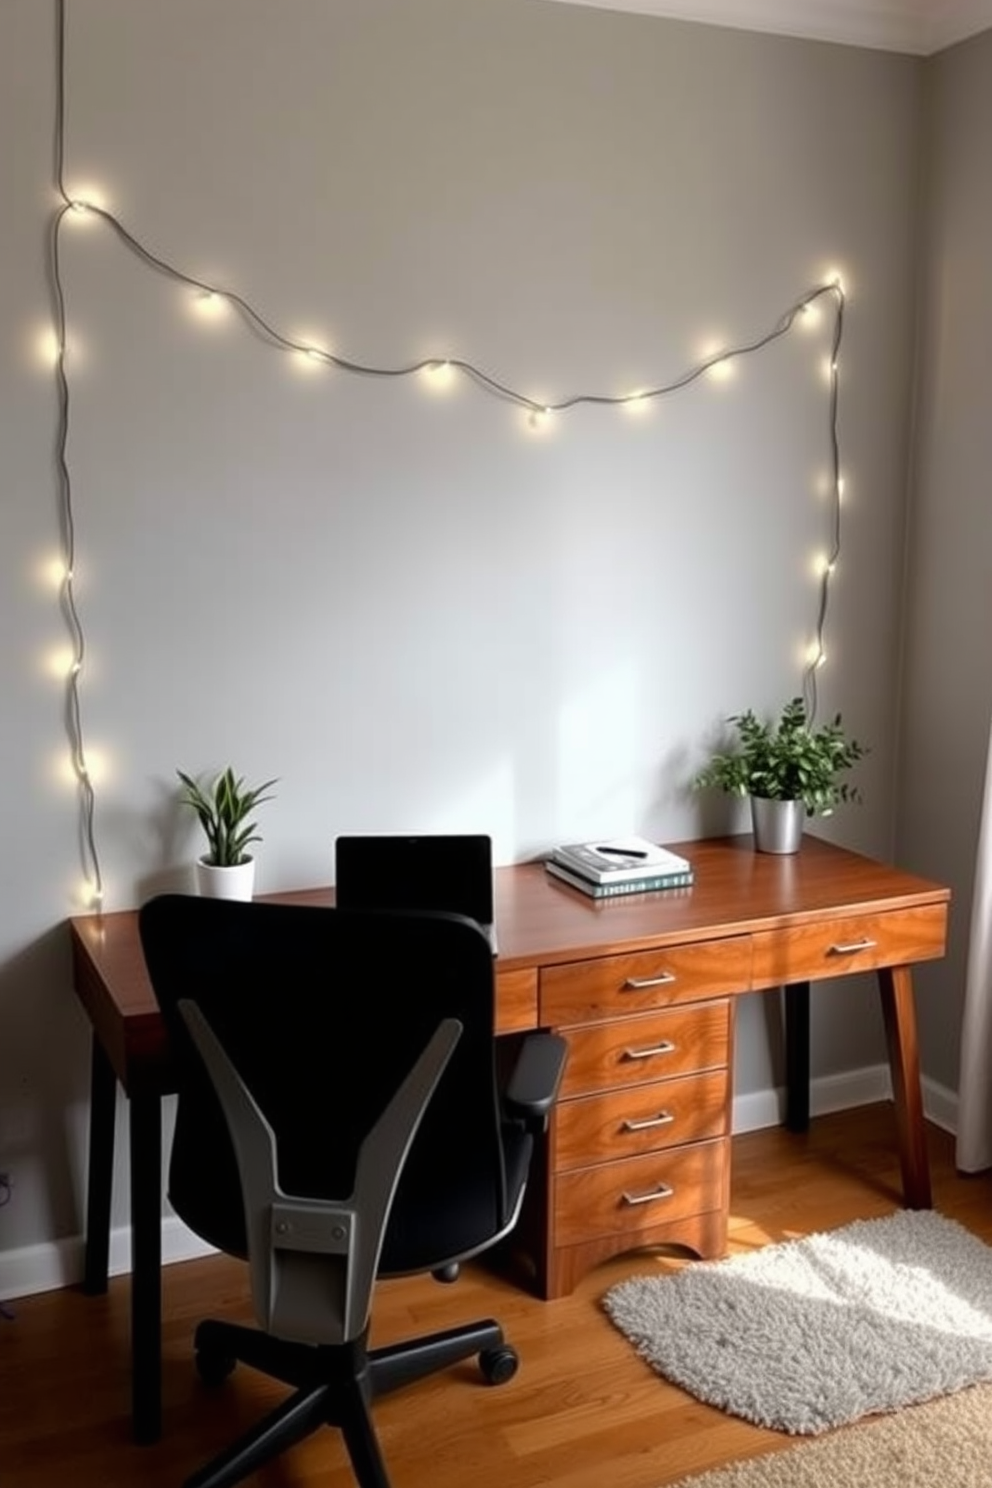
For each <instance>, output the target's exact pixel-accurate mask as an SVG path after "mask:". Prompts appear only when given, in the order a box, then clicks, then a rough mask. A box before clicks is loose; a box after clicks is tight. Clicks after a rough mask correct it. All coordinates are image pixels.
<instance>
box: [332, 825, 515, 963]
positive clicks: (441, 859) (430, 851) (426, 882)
mask: <svg viewBox="0 0 992 1488" xmlns="http://www.w3.org/2000/svg"><path fill="white" fill-rule="evenodd" d="M334 853H335V859H336V891H335V900H336V902H337V903H338V904H339V905H341V907H342V908H343V909H434V910H447V911H448V912H449V913H451V914H463V915H468V917H469V918H470V919H472V920H476V921H478V923H479V925H480V926H481V927H482V930H483V931H484V932H485V934H486V935H487V936H488V938H489V944H490V946H491V947H492V952H493V955H494V956H495V955H496V926H495V924H494V922H493V844H492V838H491V837H487V836H483V835H471V834H469V835H466V834H440V833H439V834H434V835H430V834H428V835H424V836H399V835H396V836H367V837H363V836H342V837H338V838H337V839H336V840H335V844H334Z"/></svg>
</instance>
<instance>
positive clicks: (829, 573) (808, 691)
mask: <svg viewBox="0 0 992 1488" xmlns="http://www.w3.org/2000/svg"><path fill="white" fill-rule="evenodd" d="M843 336H844V291H843V289H841V287H840V285H838V286H837V297H836V303H835V306H834V329H833V339H832V344H831V348H830V366H829V368H828V372H829V376H830V413H829V423H830V546H829V548H828V550H827V555H826V557H825V559H824V561H823V566H822V569H821V573H820V593H819V602H818V604H817V611H816V625H815V628H814V637H815V638H814V641H813V644H812V646H811V647H810V650H809V656H808V659H807V662H806V666H805V669H804V671H803V704H804V706H805V709H806V717H807V718H808V719H809V722H810V723H812V722H813V720H814V719H815V718H816V708H817V691H816V678H817V673H818V672H819V670H820V667H821V666H822V665H823V663H824V661H825V660H826V652H825V651H824V649H823V643H824V637H825V634H826V628H827V611H828V609H829V608H830V580H831V578H832V577H833V572H834V569H835V567H836V566H837V560H838V558H839V557H840V530H841V516H840V509H841V500H842V497H843V494H844V481H843V477H842V475H841V468H840V435H839V434H838V431H837V406H838V403H839V392H838V386H837V374H838V367H839V364H840V344H841V341H842V340H843Z"/></svg>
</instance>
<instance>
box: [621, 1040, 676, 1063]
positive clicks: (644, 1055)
mask: <svg viewBox="0 0 992 1488" xmlns="http://www.w3.org/2000/svg"><path fill="white" fill-rule="evenodd" d="M674 1053H675V1045H674V1044H673V1043H672V1042H671V1040H670V1039H662V1041H661V1043H660V1044H653V1045H652V1046H651V1048H650V1049H624V1051H623V1057H624V1059H653V1058H654V1056H655V1055H656V1054H674Z"/></svg>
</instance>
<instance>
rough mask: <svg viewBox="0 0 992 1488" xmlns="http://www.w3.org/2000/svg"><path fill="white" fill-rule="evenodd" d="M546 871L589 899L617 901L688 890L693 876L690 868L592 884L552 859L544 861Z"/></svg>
mask: <svg viewBox="0 0 992 1488" xmlns="http://www.w3.org/2000/svg"><path fill="white" fill-rule="evenodd" d="M544 866H545V868H546V869H547V871H548V872H549V873H551V874H553V875H554V877H555V878H560V879H561V881H562V882H563V883H567V884H571V886H572V888H573V889H581V890H582V892H583V894H588V895H589V897H590V899H618V898H620V897H621V896H622V895H624V894H648V893H653V892H655V891H656V890H662V889H688V888H691V887H692V884H693V880H694V874H693V871H692V869H691V868H687V869H686V870H685V871H684V872H679V873H654V874H649V875H646V876H645V875H644V874H638V876H637V877H636V878H623V879H619V880H616V881H615V882H612V883H593V882H592V880H591V879H588V878H585V877H584V876H583V875H582V874H581V873H573V872H572V870H571V869H570V868H566V867H565V866H564V865H563V864H562V863H559V862H557V861H556V860H555V859H554V858H547V859H545V863H544Z"/></svg>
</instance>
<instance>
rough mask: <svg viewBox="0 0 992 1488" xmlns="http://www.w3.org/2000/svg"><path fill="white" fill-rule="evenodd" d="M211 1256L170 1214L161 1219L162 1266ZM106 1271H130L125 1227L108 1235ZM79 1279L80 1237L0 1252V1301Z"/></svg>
mask: <svg viewBox="0 0 992 1488" xmlns="http://www.w3.org/2000/svg"><path fill="white" fill-rule="evenodd" d="M213 1253H214V1248H213V1246H211V1245H207V1244H206V1242H205V1241H203V1240H201V1239H200V1238H199V1236H198V1235H194V1234H193V1231H192V1230H190V1229H188V1228H187V1227H186V1225H184V1224H183V1222H182V1220H181V1219H177V1218H176V1216H175V1215H174V1214H173V1215H167V1216H166V1217H165V1218H164V1219H163V1220H162V1264H163V1265H171V1264H172V1262H173V1261H190V1260H193V1259H194V1258H195V1257H196V1256H204V1255H212V1254H213ZM109 1270H110V1274H111V1276H122V1275H125V1274H126V1273H127V1272H129V1271H130V1270H131V1230H130V1227H129V1226H127V1225H124V1226H122V1227H121V1228H120V1229H116V1230H112V1231H111V1233H110V1266H109ZM82 1279H83V1239H82V1236H81V1235H76V1236H74V1237H73V1238H72V1239H70V1240H50V1241H45V1242H43V1243H42V1244H41V1245H25V1246H22V1247H21V1249H19V1250H7V1251H0V1301H9V1300H10V1299H11V1298H14V1297H30V1296H32V1295H33V1294H34V1293H35V1292H52V1291H56V1290H57V1289H58V1288H59V1287H68V1286H77V1285H78V1284H79V1283H80V1282H81V1281H82Z"/></svg>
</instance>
